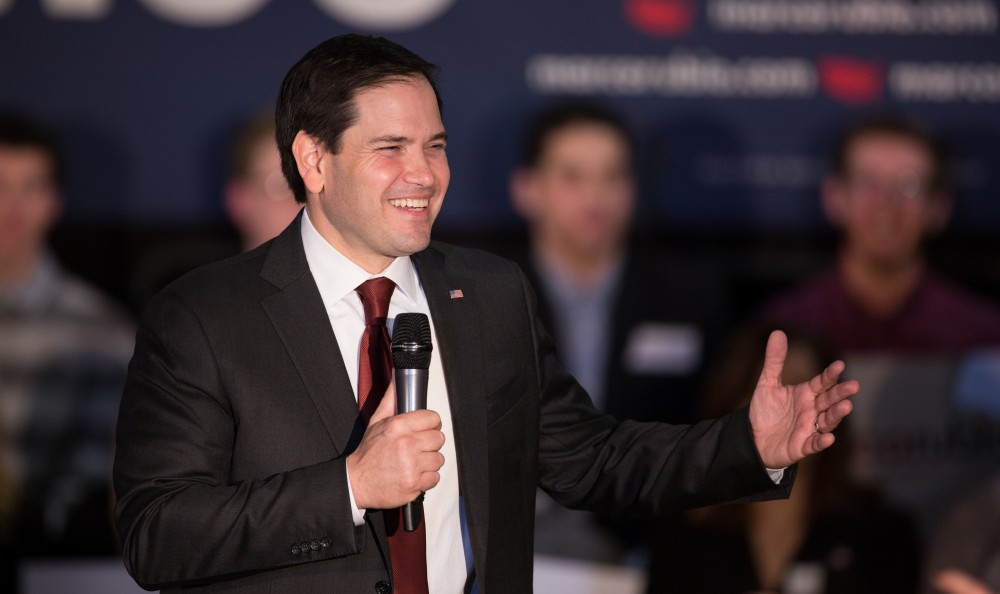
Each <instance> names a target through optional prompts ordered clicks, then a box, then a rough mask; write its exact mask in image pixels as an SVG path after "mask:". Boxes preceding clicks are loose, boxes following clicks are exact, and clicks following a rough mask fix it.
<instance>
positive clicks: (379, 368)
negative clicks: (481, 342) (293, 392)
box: [355, 276, 427, 594]
mask: <svg viewBox="0 0 1000 594" xmlns="http://www.w3.org/2000/svg"><path fill="white" fill-rule="evenodd" d="M395 288H396V284H395V283H393V282H392V281H391V280H389V279H387V278H385V277H382V276H380V277H378V278H372V279H368V280H366V281H365V282H363V283H361V286H359V287H358V288H357V289H355V290H356V291H357V292H358V296H360V297H361V304H362V305H363V306H364V308H365V332H364V334H362V335H361V353H360V357H359V361H358V409H359V410H360V411H361V415H362V417H363V418H364V419H365V421H366V422H367V421H368V419H370V418H371V416H372V413H374V412H375V409H376V408H378V403H379V401H380V400H381V399H382V396H383V395H384V394H385V390H386V388H388V387H389V374H391V373H392V358H391V354H390V346H391V343H390V342H389V330H388V328H387V327H386V324H385V321H386V318H387V317H388V315H389V300H390V299H391V298H392V292H393V290H395ZM382 517H383V518H384V520H385V529H386V533H387V534H388V535H389V558H390V559H391V560H392V578H393V592H394V593H395V594H427V553H426V547H427V544H426V536H425V531H424V523H423V522H420V525H419V526H418V527H417V529H416V530H414V531H413V532H407V531H405V530H403V529H402V512H401V510H400V508H396V509H389V510H384V511H383V512H382Z"/></svg>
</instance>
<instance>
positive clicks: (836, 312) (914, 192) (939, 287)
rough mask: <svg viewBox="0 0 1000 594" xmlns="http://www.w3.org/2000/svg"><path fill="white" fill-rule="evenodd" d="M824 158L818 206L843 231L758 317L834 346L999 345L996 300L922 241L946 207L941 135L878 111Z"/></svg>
mask: <svg viewBox="0 0 1000 594" xmlns="http://www.w3.org/2000/svg"><path fill="white" fill-rule="evenodd" d="M832 165H833V169H832V173H831V175H830V176H829V177H828V178H827V179H826V180H825V181H824V183H823V186H822V206H823V211H824V213H825V215H826V218H827V219H828V220H829V222H830V223H831V224H833V225H834V226H835V227H837V228H838V229H839V230H840V231H841V234H842V235H841V242H840V250H839V254H838V258H837V262H836V264H835V265H834V266H832V267H831V268H830V269H829V270H826V271H825V272H823V273H822V274H820V275H819V276H817V277H816V278H814V279H812V280H811V281H808V282H807V283H806V284H804V285H802V286H800V287H797V288H794V289H792V290H791V291H790V292H787V293H785V294H782V295H779V296H778V297H776V298H774V299H772V300H771V301H769V302H768V303H766V304H765V306H764V308H763V309H762V311H761V312H760V314H759V318H760V319H762V320H764V321H766V322H770V323H775V324H778V325H779V326H782V327H795V328H797V329H800V330H803V331H806V332H809V333H811V334H814V335H816V336H819V337H822V338H823V339H824V340H826V341H827V342H829V343H830V344H831V345H832V346H833V347H834V348H836V349H837V350H839V351H841V352H852V351H883V352H885V351H888V352H895V353H918V352H926V353H934V352H937V353H954V352H961V351H965V350H968V349H971V348H976V347H982V346H988V345H997V344H1000V306H998V305H995V304H993V303H991V302H990V301H988V300H987V299H985V298H983V297H980V296H978V295H975V294H973V293H972V292H970V291H968V290H966V289H964V288H962V287H959V286H958V285H956V284H954V283H953V282H951V281H949V280H947V279H945V278H943V277H942V276H940V275H939V274H937V273H935V272H934V271H932V270H930V269H929V267H928V265H927V262H926V260H925V256H924V251H923V244H924V241H925V240H926V239H927V238H928V237H931V236H933V235H935V234H937V233H939V232H940V231H942V230H943V229H944V227H945V226H946V225H947V223H948V220H949V218H950V215H951V211H952V195H951V192H950V188H949V184H948V175H947V171H946V169H947V166H946V159H945V155H944V150H943V148H942V146H941V142H940V141H939V140H938V139H937V138H936V137H935V136H934V135H933V134H932V133H931V132H930V131H929V130H927V129H926V128H924V127H922V126H921V125H920V124H918V123H916V122H913V121H911V120H909V119H906V118H904V117H901V116H897V115H879V116H875V117H871V118H868V119H865V120H861V121H859V122H858V123H856V124H855V125H853V126H851V127H850V128H848V129H847V130H846V131H845V132H844V133H843V135H842V136H841V138H840V140H839V142H838V143H837V145H836V148H835V152H834V155H833V164H832Z"/></svg>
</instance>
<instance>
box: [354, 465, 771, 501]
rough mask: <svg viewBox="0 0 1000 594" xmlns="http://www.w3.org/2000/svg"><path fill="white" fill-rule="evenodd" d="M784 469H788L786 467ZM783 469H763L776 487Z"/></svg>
mask: <svg viewBox="0 0 1000 594" xmlns="http://www.w3.org/2000/svg"><path fill="white" fill-rule="evenodd" d="M785 468H788V467H787V466H786V467H785ZM785 468H765V470H767V476H769V477H771V482H773V483H774V484H776V485H777V484H778V483H780V482H781V479H783V478H785ZM347 485H348V487H350V482H348V483H347ZM353 504H354V502H353V496H352V501H351V505H353Z"/></svg>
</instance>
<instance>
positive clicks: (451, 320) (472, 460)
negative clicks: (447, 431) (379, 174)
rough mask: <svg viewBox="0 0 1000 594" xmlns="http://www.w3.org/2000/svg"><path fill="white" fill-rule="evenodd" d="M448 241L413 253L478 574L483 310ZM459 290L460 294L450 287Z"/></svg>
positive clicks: (485, 486)
mask: <svg viewBox="0 0 1000 594" xmlns="http://www.w3.org/2000/svg"><path fill="white" fill-rule="evenodd" d="M447 249H448V247H447V246H440V245H439V244H436V243H435V244H432V246H431V247H430V248H429V249H427V250H424V251H423V252H420V253H418V254H414V255H413V256H412V257H413V262H414V265H415V266H416V268H417V274H418V275H419V276H420V282H421V284H422V285H423V288H424V293H425V295H426V296H427V303H428V305H429V307H430V311H431V318H432V321H433V324H434V331H435V334H436V335H437V339H438V350H439V351H440V353H441V363H442V365H443V367H444V376H445V383H446V384H447V387H448V400H449V403H450V407H451V417H452V424H453V426H454V429H455V449H456V451H457V453H458V478H459V485H460V487H461V491H462V496H463V498H464V500H465V510H466V522H467V523H468V527H469V537H470V540H471V541H472V542H471V544H472V550H473V558H474V559H475V563H476V573H477V575H478V576H480V579H482V576H483V573H482V569H483V567H484V563H485V560H486V558H487V557H486V542H487V527H488V520H489V514H488V510H489V491H490V489H489V461H488V453H489V449H488V445H487V441H486V400H485V395H484V394H483V393H482V389H481V386H482V385H483V378H482V374H481V373H480V370H481V369H482V368H483V361H482V357H483V353H482V345H481V342H480V341H481V340H482V337H481V336H480V335H479V332H478V324H477V321H478V319H479V316H480V315H481V311H480V303H481V302H480V301H479V300H478V299H477V295H476V290H475V289H476V287H475V284H474V282H473V280H472V278H471V277H468V276H465V271H456V270H454V268H453V267H450V266H448V259H447V255H446V254H445V253H444V251H442V250H447ZM454 290H458V291H461V297H459V296H458V294H453V293H450V292H451V291H454Z"/></svg>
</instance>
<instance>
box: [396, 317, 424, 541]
mask: <svg viewBox="0 0 1000 594" xmlns="http://www.w3.org/2000/svg"><path fill="white" fill-rule="evenodd" d="M433 350H434V347H433V346H432V345H431V325H430V322H429V321H428V320H427V316H426V315H424V314H422V313H401V314H399V315H397V316H396V321H395V323H394V325H393V329H392V366H393V367H394V368H395V370H396V372H395V373H396V412H397V413H406V412H412V411H415V410H421V409H425V408H427V369H428V368H429V367H430V366H431V351H433ZM423 501H424V494H423V493H421V494H420V496H419V497H417V498H416V499H415V500H414V501H412V502H410V503H407V504H406V505H404V506H403V529H404V530H406V531H407V532H413V531H414V530H416V529H417V526H419V525H420V522H421V520H422V519H423V515H424V505H423Z"/></svg>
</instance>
